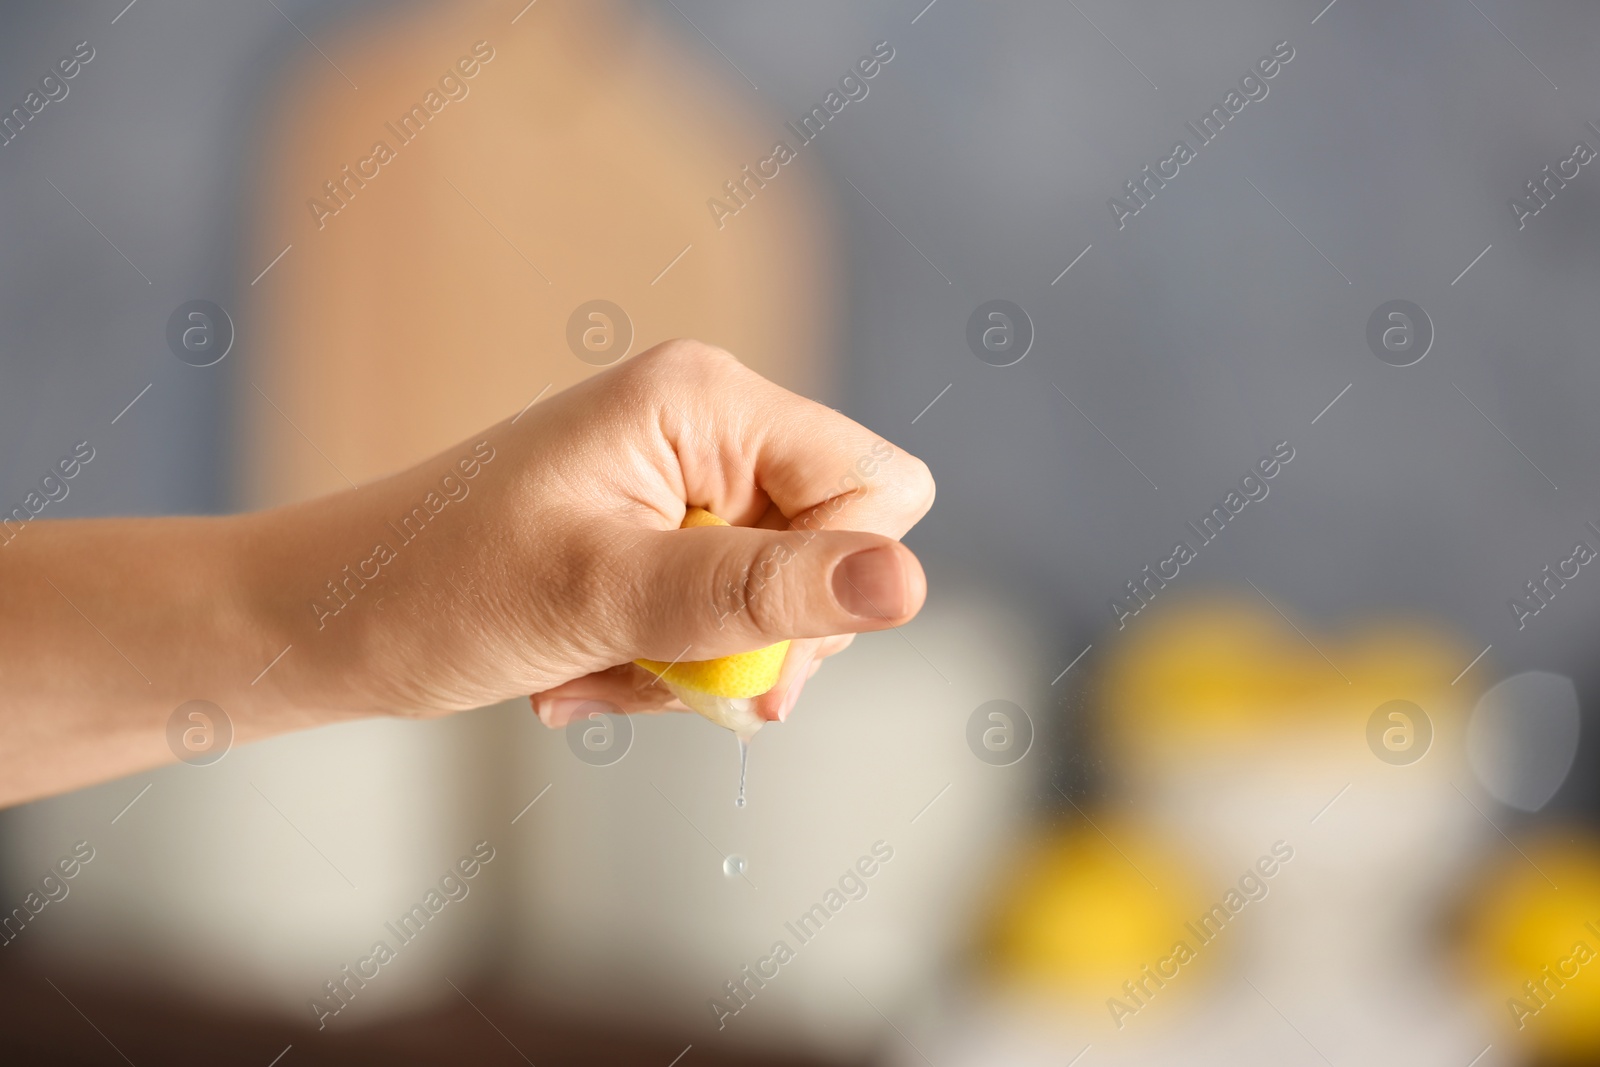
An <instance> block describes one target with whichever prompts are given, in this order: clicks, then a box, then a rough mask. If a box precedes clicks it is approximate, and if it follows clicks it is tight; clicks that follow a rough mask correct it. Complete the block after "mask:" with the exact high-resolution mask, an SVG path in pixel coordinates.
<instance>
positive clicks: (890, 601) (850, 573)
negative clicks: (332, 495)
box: [833, 546, 909, 619]
mask: <svg viewBox="0 0 1600 1067" xmlns="http://www.w3.org/2000/svg"><path fill="white" fill-rule="evenodd" d="M833 596H834V599H835V600H837V601H838V602H839V606H840V607H842V608H844V610H846V611H848V612H849V613H850V614H852V615H854V616H856V617H857V618H861V619H895V618H899V617H900V616H901V615H904V614H905V613H906V609H907V608H908V607H909V604H908V603H907V601H908V600H909V596H908V593H907V590H906V576H905V569H904V568H903V567H901V565H900V557H899V556H898V555H897V554H896V553H895V550H894V549H892V548H890V547H888V546H883V547H880V548H869V549H866V550H865V551H862V552H857V553H855V554H854V555H852V556H846V557H845V558H844V559H842V560H840V561H839V565H838V566H837V567H835V568H834V569H833Z"/></svg>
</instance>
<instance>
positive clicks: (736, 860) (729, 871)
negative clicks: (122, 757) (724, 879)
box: [722, 856, 745, 878]
mask: <svg viewBox="0 0 1600 1067" xmlns="http://www.w3.org/2000/svg"><path fill="white" fill-rule="evenodd" d="M744 867H745V863H744V857H743V856H729V857H728V858H727V859H725V860H723V861H722V873H723V874H725V875H727V876H728V877H729V878H737V877H739V876H740V875H741V874H743V873H744Z"/></svg>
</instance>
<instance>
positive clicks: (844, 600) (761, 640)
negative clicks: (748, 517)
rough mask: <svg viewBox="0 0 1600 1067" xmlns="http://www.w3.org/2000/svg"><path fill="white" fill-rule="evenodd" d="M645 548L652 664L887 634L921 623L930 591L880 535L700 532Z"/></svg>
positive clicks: (643, 595)
mask: <svg viewBox="0 0 1600 1067" xmlns="http://www.w3.org/2000/svg"><path fill="white" fill-rule="evenodd" d="M641 547H642V548H644V549H645V550H644V551H643V552H641V553H640V555H639V557H638V558H639V559H640V564H641V565H640V567H639V571H638V573H637V581H638V582H639V583H640V585H641V587H640V588H638V589H637V590H636V596H635V603H637V604H640V605H643V607H644V610H642V611H641V612H640V613H639V616H638V618H639V623H640V630H639V632H638V633H636V634H635V638H636V641H637V645H636V647H637V648H639V649H642V650H643V652H642V655H643V656H645V657H647V658H658V659H663V660H672V659H674V658H676V657H680V656H681V657H682V658H686V659H713V658H715V657H717V656H726V655H732V654H733V653H735V652H747V651H749V650H751V649H754V648H761V647H763V646H765V645H770V644H773V643H775V642H778V641H783V640H786V639H791V638H808V637H830V636H832V635H834V634H846V633H859V632H862V631H868V630H885V629H888V628H890V627H893V626H899V625H901V624H902V623H905V622H907V621H909V620H910V619H911V618H912V616H914V615H916V613H917V612H918V611H920V610H921V608H922V603H923V600H924V599H925V598H926V597H927V591H928V583H927V579H926V577H925V576H924V575H923V573H922V565H921V564H920V563H919V562H917V557H916V556H915V555H914V554H913V553H912V552H911V550H910V549H908V548H906V547H905V546H904V545H902V544H900V543H899V542H898V541H895V540H893V539H891V538H888V537H884V536H882V535H880V534H872V533H859V532H849V531H839V530H821V531H813V530H785V531H774V530H761V529H754V528H749V527H738V526H725V527H709V528H707V527H702V528H699V529H689V530H673V531H668V532H663V533H659V534H652V535H651V536H650V538H649V539H648V540H647V541H646V542H645V543H644V545H642V546H641ZM685 643H687V644H688V645H689V646H690V647H689V649H688V650H687V651H684V645H685Z"/></svg>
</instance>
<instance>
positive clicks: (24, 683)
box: [0, 516, 293, 803]
mask: <svg viewBox="0 0 1600 1067" xmlns="http://www.w3.org/2000/svg"><path fill="white" fill-rule="evenodd" d="M254 521H255V519H254V517H248V516H246V517H238V518H224V519H210V518H164V519H111V520H86V521H67V522H45V521H36V522H33V523H30V524H28V525H27V526H26V527H24V528H23V529H22V530H21V531H20V532H17V533H16V534H15V536H14V537H13V539H12V540H11V541H10V542H8V543H6V544H5V545H4V546H3V547H0V691H3V692H4V705H3V706H4V709H5V710H4V711H3V712H0V802H3V803H15V802H17V801H20V800H25V799H29V798H31V797H35V796H39V795H42V794H44V793H47V792H56V791H59V790H61V789H64V788H73V787H75V786H78V785H81V784H84V783H88V782H93V781H99V780H102V779H105V778H108V777H114V776H116V775H118V774H125V773H128V772H131V771H134V770H138V769H140V768H143V767H148V766H152V765H155V764H159V763H164V762H170V761H172V760H173V758H174V756H173V753H172V752H171V751H169V750H168V747H167V743H166V724H167V719H168V717H169V716H170V715H171V714H172V712H173V710H174V709H175V708H177V707H178V706H179V705H180V704H183V703H184V702H186V701H189V700H197V699H198V700H209V701H211V702H213V703H215V704H217V705H218V706H219V707H222V708H223V709H224V710H225V711H226V712H227V714H228V716H229V717H230V719H231V720H232V722H233V724H234V728H235V730H236V732H237V735H238V737H239V739H240V740H245V739H248V738H251V737H262V736H266V735H268V734H270V733H275V732H278V731H279V730H281V729H288V728H292V725H293V724H291V723H282V721H281V716H280V713H281V711H282V708H281V698H280V694H278V693H277V692H276V691H274V690H273V688H272V687H270V686H267V685H265V679H262V680H261V681H260V682H258V683H257V684H255V685H252V684H251V683H252V682H257V676H258V675H259V674H260V673H261V670H262V668H263V667H265V666H266V665H267V664H268V663H269V662H270V661H271V660H272V658H273V657H274V656H275V655H277V653H278V652H279V651H281V650H282V648H283V647H284V644H286V643H287V638H284V637H283V625H282V623H281V622H280V621H278V620H275V619H273V618H272V617H271V616H270V615H268V614H266V613H263V612H261V611H260V610H258V605H257V604H256V603H255V598H254V596H253V593H252V588H251V580H250V579H251V575H250V573H249V570H248V568H247V567H246V566H245V562H246V560H247V558H248V549H249V544H250V541H251V539H252V529H253V523H254Z"/></svg>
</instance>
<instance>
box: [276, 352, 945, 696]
mask: <svg viewBox="0 0 1600 1067" xmlns="http://www.w3.org/2000/svg"><path fill="white" fill-rule="evenodd" d="M477 440H478V441H480V442H481V443H477V444H475V443H473V442H468V443H465V444H463V445H461V446H459V447H457V448H455V449H452V450H450V451H448V452H445V453H442V454H441V455H439V456H437V457H435V458H434V459H432V460H430V461H428V462H426V463H423V464H421V465H420V466H418V467H416V468H413V469H412V470H409V471H406V472H404V473H402V474H399V475H396V476H394V477H392V478H389V479H385V480H383V481H381V482H378V483H374V484H372V485H368V486H363V487H362V488H360V489H358V490H354V491H351V492H347V493H342V494H338V495H337V496H335V497H329V498H324V500H323V501H315V502H312V503H311V504H308V505H299V506H296V507H294V508H288V509H280V510H279V511H278V512H271V513H268V516H269V517H270V516H276V517H277V523H278V524H279V525H280V526H281V528H282V530H283V531H284V533H285V536H284V537H283V538H281V539H277V540H274V539H273V538H272V537H270V536H264V537H263V539H262V543H263V546H265V545H268V544H273V545H274V546H275V547H274V548H273V549H270V550H269V549H265V548H264V549H263V550H264V551H265V552H266V553H267V554H268V555H269V556H276V557H277V558H278V560H279V562H280V563H283V564H286V565H287V564H288V555H289V554H292V555H293V556H294V563H293V565H292V570H293V571H294V572H298V574H299V575H301V577H300V578H299V580H298V581H296V582H293V583H290V585H292V586H294V588H293V589H292V590H291V589H290V588H288V587H286V586H285V585H284V583H283V582H282V581H281V579H279V578H276V577H274V578H272V579H270V581H271V582H272V585H273V586H274V588H276V589H278V590H279V592H278V593H276V594H273V595H276V596H277V597H278V599H279V601H280V603H281V607H282V610H284V611H285V612H297V613H298V615H299V622H298V623H296V624H294V627H293V628H294V629H297V630H298V631H299V632H300V636H299V637H295V638H292V640H294V641H295V642H296V648H297V650H298V649H299V648H301V647H304V648H306V649H307V650H308V651H309V653H310V654H308V655H306V656H304V657H302V658H301V660H300V662H299V664H298V665H297V666H296V667H295V669H292V670H286V671H284V672H282V675H281V679H280V681H279V683H278V684H280V685H283V686H285V687H287V688H288V689H289V690H291V691H293V690H296V689H299V688H300V687H303V686H306V685H311V686H314V687H315V688H316V689H317V690H318V691H319V692H320V693H321V694H322V696H321V697H320V698H319V699H318V700H317V701H316V702H317V703H324V704H326V703H328V702H329V701H331V702H332V703H333V704H335V705H337V706H339V707H344V708H347V709H348V710H351V711H354V712H361V711H371V710H391V711H401V712H403V713H407V714H414V715H428V714H437V713H442V712H447V711H452V710H459V709H464V708H470V707H478V706H481V705H484V704H488V703H491V702H494V701H498V700H503V699H507V698H510V697H513V696H518V695H523V694H529V693H532V694H533V704H534V707H535V709H536V710H537V711H538V713H539V716H540V718H541V720H543V721H544V722H545V723H546V724H547V725H549V726H562V725H565V723H566V722H567V721H568V720H569V719H570V718H572V716H573V715H574V714H575V712H576V711H577V709H578V707H579V706H581V705H582V704H584V703H585V702H588V701H591V700H600V701H606V702H609V703H611V704H613V705H615V706H617V707H618V708H619V709H621V710H623V711H652V710H660V709H663V708H680V707H681V705H679V704H678V703H677V702H676V701H675V700H674V699H673V697H672V694H671V693H670V692H668V690H667V689H666V687H665V686H664V685H662V684H660V683H659V681H658V680H657V679H656V677H655V676H654V675H652V674H650V673H649V672H648V671H645V670H644V669H643V668H640V667H637V666H635V665H634V664H633V660H635V659H641V658H642V659H653V660H660V661H666V662H672V661H676V660H699V659H712V658H715V657H718V656H723V655H729V654H732V653H735V652H744V651H749V650H751V649H753V648H759V647H763V646H765V645H769V644H772V643H774V642H776V641H779V640H783V639H785V638H789V639H793V643H792V644H791V646H790V649H789V652H788V655H787V657H786V659H785V662H784V666H783V671H782V673H781V675H780V677H779V680H778V683H777V685H776V686H775V687H774V688H773V689H772V691H771V692H769V693H767V694H765V695H764V696H762V697H759V698H756V700H755V710H756V712H757V714H759V715H761V716H762V717H763V718H767V719H781V718H783V717H784V716H785V715H787V714H788V712H789V710H790V709H791V708H792V707H793V706H794V703H795V701H796V700H797V699H798V697H799V693H800V690H801V688H802V686H803V685H804V682H805V680H806V679H807V678H808V677H810V675H811V674H812V673H814V672H815V670H816V669H817V667H818V666H819V665H820V663H821V661H822V660H823V659H824V658H826V657H827V656H830V655H833V654H834V653H836V652H838V651H840V650H842V649H843V648H844V647H846V646H847V645H848V644H849V643H850V640H851V639H852V637H853V635H854V634H855V633H857V632H862V631H870V630H880V629H886V628H889V627H893V626H898V625H901V624H902V623H904V622H906V621H908V620H909V619H910V618H911V617H912V616H914V615H915V614H916V613H917V611H918V610H920V608H921V606H922V603H923V599H924V597H925V595H926V581H925V579H924V576H923V573H922V568H921V566H920V564H919V563H918V562H917V559H916V557H915V556H914V555H913V554H912V553H911V552H910V550H908V549H907V548H905V547H904V546H903V545H901V544H899V543H898V538H899V537H901V536H902V535H903V534H904V533H905V532H906V531H907V530H908V529H910V528H911V526H912V525H914V524H915V523H916V522H917V521H918V520H919V519H920V518H921V517H922V516H923V515H924V514H925V513H926V512H927V510H928V508H929V507H930V506H931V505H932V502H933V495H934V486H933V479H932V477H931V476H930V474H929V473H928V469H927V467H926V466H925V465H924V464H923V463H922V462H921V461H920V460H917V459H915V458H914V457H912V456H910V455H908V454H906V453H905V452H903V451H900V450H899V449H896V448H894V447H893V446H892V445H889V444H888V443H887V442H885V441H883V440H882V439H881V438H879V437H877V435H875V434H873V433H871V432H870V431H868V430H866V429H865V428H864V427H862V426H860V425H858V424H856V423H854V422H852V421H851V420H849V419H847V418H845V417H844V416H842V415H840V414H838V413H837V412H834V411H832V410H830V409H828V408H825V407H823V406H821V405H820V404H817V403H814V402H812V401H810V400H806V399H804V398H802V397H799V396H796V395H794V394H792V393H789V392H788V391H786V390H784V389H781V388H779V387H778V386H776V385H773V384H772V383H770V382H768V381H766V380H764V379H762V378H761V377H759V376H758V375H756V374H755V373H753V372H751V371H749V370H747V369H746V368H745V367H744V366H742V365H741V364H739V363H738V362H737V361H736V360H735V359H733V358H732V357H731V356H729V355H728V354H727V353H725V352H722V351H721V350H719V349H715V348H712V347H709V346H706V345H702V344H699V343H697V342H692V341H672V342H668V343H666V344H662V345H658V346H656V347H655V348H653V349H651V350H650V351H648V352H645V353H642V354H641V355H639V356H636V357H634V358H633V359H631V360H629V361H628V362H627V363H624V364H622V365H621V366H619V367H616V368H614V369H612V370H610V371H607V372H605V373H603V374H600V375H597V376H595V377H594V378H591V379H589V380H588V381H586V382H584V383H583V384H581V385H579V386H576V387H574V388H572V389H569V390H567V391H566V392H564V393H561V394H559V395H557V396H555V397H552V398H551V399H549V400H547V401H544V402H543V403H541V404H539V405H538V406H536V407H534V408H532V409H530V410H528V411H526V412H525V413H524V414H522V415H520V416H519V417H518V418H516V419H513V420H508V421H506V422H504V423H501V424H499V425H498V426H494V427H491V428H490V429H489V430H488V431H486V432H485V433H484V434H482V435H480V438H479V439H477ZM486 457H487V458H486ZM469 470H471V471H472V473H471V474H470V475H469V474H468V473H467V472H468V471H469ZM430 493H432V494H433V497H432V502H433V503H435V504H436V506H437V507H438V509H439V510H438V511H437V512H432V513H431V516H430V512H431V509H428V510H424V511H423V512H422V513H421V514H420V515H418V518H419V519H424V520H426V521H425V522H417V523H413V524H412V526H405V525H404V524H403V523H401V520H400V518H399V517H400V516H407V515H412V514H417V513H416V511H415V506H416V505H417V504H418V503H419V502H423V501H426V500H429V497H428V494H430ZM686 505H696V506H700V507H704V508H706V509H707V510H709V511H711V512H712V513H713V514H716V515H718V516H720V517H722V518H724V519H726V520H727V521H728V522H730V523H732V524H733V526H734V527H735V528H732V529H698V530H679V529H678V526H679V523H680V522H681V521H682V519H683V515H684V511H685V508H686ZM291 523H292V525H291ZM396 524H399V525H396ZM402 526H404V528H403V529H402ZM413 526H415V527H417V528H418V529H419V531H420V532H416V533H415V535H414V536H413V537H412V538H411V539H410V540H408V541H405V542H404V543H403V544H402V543H398V542H399V536H398V535H400V534H411V533H412V532H413ZM291 530H292V531H293V533H290V531H291ZM374 537H377V538H378V539H379V540H380V541H384V539H385V538H386V539H387V541H386V542H385V543H387V544H388V545H389V546H390V547H391V551H390V552H389V553H387V554H386V556H385V554H383V553H379V552H377V551H376V550H375V547H374V546H373V543H372V542H373V538H374ZM351 561H358V562H356V564H355V567H354V570H353V572H352V571H351V570H345V569H342V568H344V567H345V565H346V564H347V563H350V562H351ZM268 571H269V573H270V572H271V568H270V566H269V567H268ZM323 572H326V574H325V575H324V573H323ZM375 572H376V575H377V576H376V577H375V578H369V577H368V576H370V575H373V574H374V573H375ZM351 573H354V574H355V575H356V578H357V584H352V583H351V582H350V581H349V580H348V577H347V576H348V575H349V574H351ZM328 579H331V580H332V582H333V589H332V590H331V591H330V590H328V589H325V588H323V585H324V581H325V580H328ZM308 592H309V594H310V595H311V596H313V597H315V596H316V595H317V594H319V593H320V594H321V600H320V604H321V607H320V609H319V608H318V606H317V603H318V602H317V601H313V603H312V605H311V606H310V608H309V609H308V607H307V604H306V599H305V597H306V595H307V594H308ZM294 594H298V595H297V596H294ZM330 594H331V595H330ZM291 597H293V599H291ZM335 609H337V610H335ZM286 666H287V661H286Z"/></svg>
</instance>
